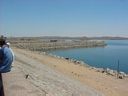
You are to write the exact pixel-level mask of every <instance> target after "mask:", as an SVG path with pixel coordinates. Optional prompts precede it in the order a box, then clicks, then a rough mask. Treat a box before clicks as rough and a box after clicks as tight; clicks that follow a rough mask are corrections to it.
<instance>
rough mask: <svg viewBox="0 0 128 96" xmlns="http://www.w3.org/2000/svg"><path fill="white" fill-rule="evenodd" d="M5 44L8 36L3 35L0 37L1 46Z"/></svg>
mask: <svg viewBox="0 0 128 96" xmlns="http://www.w3.org/2000/svg"><path fill="white" fill-rule="evenodd" d="M4 44H6V37H4V36H3V35H2V36H1V37H0V47H2V46H3V45H4Z"/></svg>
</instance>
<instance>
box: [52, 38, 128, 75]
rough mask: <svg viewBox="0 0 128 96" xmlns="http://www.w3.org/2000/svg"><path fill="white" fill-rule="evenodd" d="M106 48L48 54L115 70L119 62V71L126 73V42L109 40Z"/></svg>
mask: <svg viewBox="0 0 128 96" xmlns="http://www.w3.org/2000/svg"><path fill="white" fill-rule="evenodd" d="M106 43H107V46H106V47H104V48H103V47H97V48H77V49H66V50H56V51H51V52H50V53H52V54H54V55H58V56H63V57H68V58H74V59H77V60H82V61H84V62H85V63H87V64H88V65H90V66H94V67H100V68H110V69H114V70H116V69H117V64H118V60H119V62H120V63H119V64H120V71H123V72H125V73H128V40H109V41H106Z"/></svg>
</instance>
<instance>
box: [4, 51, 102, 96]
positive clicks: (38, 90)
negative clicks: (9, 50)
mask: <svg viewBox="0 0 128 96" xmlns="http://www.w3.org/2000/svg"><path fill="white" fill-rule="evenodd" d="M14 52H15V55H16V61H15V62H14V64H13V68H12V71H11V72H10V73H7V74H3V78H4V84H5V92H6V96H104V95H103V94H101V93H102V92H100V90H99V91H97V90H96V89H94V88H92V87H89V86H87V85H86V84H83V83H81V82H80V81H79V80H77V78H76V79H75V78H74V75H73V74H68V73H70V71H71V70H72V71H73V70H76V69H74V67H73V66H68V65H69V64H68V62H67V61H58V60H59V59H56V58H53V57H49V56H45V55H39V54H37V53H34V52H30V51H25V50H20V49H14ZM54 59H55V60H54ZM56 60H57V61H56ZM52 63H53V64H52ZM66 63H67V64H68V65H65V64H66ZM55 64H56V65H55ZM59 64H60V65H63V66H62V67H63V68H62V69H63V70H61V68H59ZM57 66H58V68H56V67H57ZM64 66H67V67H68V68H69V69H70V70H69V71H68V69H66V67H64ZM72 68H73V69H72ZM60 70H61V71H60ZM80 70H81V69H80ZM66 74H67V75H66ZM26 75H29V76H28V78H27V79H26V78H25V76H26ZM70 75H71V76H70Z"/></svg>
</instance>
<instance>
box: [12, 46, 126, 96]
mask: <svg viewBox="0 0 128 96" xmlns="http://www.w3.org/2000/svg"><path fill="white" fill-rule="evenodd" d="M13 50H14V52H15V53H18V54H22V55H24V56H26V57H29V58H31V59H33V60H37V61H39V62H41V63H42V64H43V65H45V66H48V67H50V68H51V69H52V70H55V71H58V72H60V73H61V74H63V75H65V76H67V77H69V78H71V79H72V80H76V81H80V82H81V83H82V85H84V86H88V87H89V88H92V89H94V90H96V91H97V92H99V93H103V94H104V95H105V96H127V95H128V88H127V87H128V78H124V79H117V78H116V77H114V76H110V75H106V74H104V73H100V72H96V71H95V70H94V69H90V68H87V67H85V66H82V65H79V64H77V65H76V64H74V63H72V62H69V61H67V60H63V59H58V58H55V57H52V56H48V55H42V54H40V53H38V52H32V51H26V50H21V49H17V48H13ZM16 58H17V57H16ZM19 61H20V60H19ZM20 62H21V61H20ZM22 63H24V62H22ZM37 66H38V64H37ZM37 71H38V70H37ZM81 87H82V86H81ZM78 89H79V88H78ZM81 92H83V90H82V91H81ZM77 94H79V93H77ZM83 94H84V93H83ZM53 96H56V95H53ZM60 96H61V95H60ZM62 96H68V95H62ZM69 96H76V95H69ZM77 96H85V95H77ZM91 96H93V95H91ZM98 96H99V95H98Z"/></svg>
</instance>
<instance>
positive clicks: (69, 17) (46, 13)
mask: <svg viewBox="0 0 128 96" xmlns="http://www.w3.org/2000/svg"><path fill="white" fill-rule="evenodd" d="M0 34H4V35H6V36H111V35H112V36H126V37H128V0H0Z"/></svg>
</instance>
